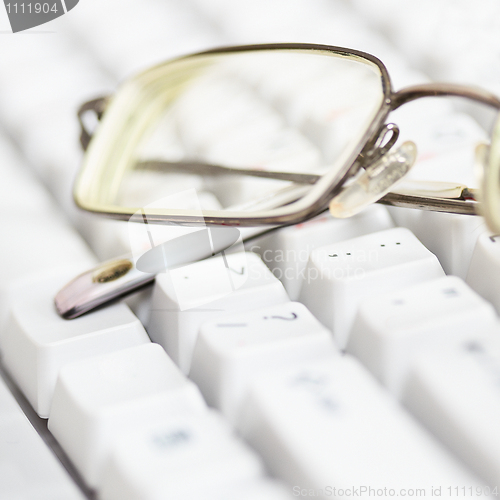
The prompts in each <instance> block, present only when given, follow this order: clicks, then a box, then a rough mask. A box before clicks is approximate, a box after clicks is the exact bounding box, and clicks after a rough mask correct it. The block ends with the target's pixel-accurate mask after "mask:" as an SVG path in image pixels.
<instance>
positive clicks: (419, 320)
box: [347, 276, 500, 397]
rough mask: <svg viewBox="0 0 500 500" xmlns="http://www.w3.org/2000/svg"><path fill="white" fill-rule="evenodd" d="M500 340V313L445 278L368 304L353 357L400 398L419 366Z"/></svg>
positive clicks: (350, 347) (357, 324)
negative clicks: (463, 346)
mask: <svg viewBox="0 0 500 500" xmlns="http://www.w3.org/2000/svg"><path fill="white" fill-rule="evenodd" d="M488 333H489V334H491V335H495V334H496V335H498V334H500V322H499V321H498V318H497V315H496V313H495V310H494V309H493V307H492V306H491V304H489V303H488V302H486V301H485V300H483V299H482V298H481V297H480V296H479V295H477V294H476V293H474V291H473V290H471V289H470V288H469V287H468V286H467V285H466V284H465V283H464V282H463V281H462V280H461V279H460V278H457V277H455V276H445V277H444V278H440V279H438V280H433V281H428V282H426V283H421V284H420V285H416V286H413V287H410V288H406V289H404V290H401V291H400V290H398V291H397V292H392V293H389V294H385V295H383V296H381V297H371V298H369V299H365V300H364V301H363V303H362V304H361V305H360V306H359V309H358V313H357V315H356V319H355V321H354V324H353V326H352V329H351V333H350V336H349V342H348V343H347V352H349V353H351V354H353V355H354V356H356V357H357V358H358V359H359V360H360V361H361V362H362V363H363V364H364V365H365V366H366V367H367V368H368V369H369V370H370V371H371V372H372V373H373V375H375V377H377V378H378V380H380V382H382V384H384V385H385V387H387V388H388V389H389V390H390V391H391V393H392V394H393V395H395V396H396V397H400V396H401V393H402V391H403V389H404V384H405V382H406V379H407V376H408V372H409V370H411V366H412V363H413V361H414V360H415V359H416V358H417V357H418V356H419V355H421V354H422V353H425V352H429V351H433V350H439V349H444V348H446V347H448V346H453V345H456V344H457V343H458V342H461V341H463V339H464V338H466V339H473V338H474V337H475V336H477V335H486V334H488Z"/></svg>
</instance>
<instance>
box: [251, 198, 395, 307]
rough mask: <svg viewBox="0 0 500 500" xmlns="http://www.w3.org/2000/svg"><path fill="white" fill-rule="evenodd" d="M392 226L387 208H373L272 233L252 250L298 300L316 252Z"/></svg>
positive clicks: (323, 218)
mask: <svg viewBox="0 0 500 500" xmlns="http://www.w3.org/2000/svg"><path fill="white" fill-rule="evenodd" d="M393 226H394V224H393V222H392V220H391V218H390V216H389V214H388V212H387V210H386V208H385V207H383V206H381V205H372V206H371V207H369V208H367V209H366V210H364V211H363V212H361V213H359V214H357V215H355V216H353V217H349V218H346V219H334V218H333V217H332V216H331V215H330V214H322V215H319V216H318V217H315V218H314V219H311V220H309V221H307V222H303V223H302V224H296V225H294V226H289V227H286V228H284V229H280V230H279V231H273V232H272V233H271V234H270V235H268V236H266V237H264V238H261V239H259V240H257V241H256V242H255V243H252V244H251V245H250V246H249V249H250V250H251V251H252V252H256V253H258V254H259V255H260V256H261V257H262V259H263V261H264V262H265V263H266V264H267V266H268V267H269V268H270V269H271V271H272V272H273V274H274V275H275V276H276V277H277V278H278V279H279V280H280V281H281V282H282V283H283V285H284V287H285V290H286V291H287V293H288V295H289V296H290V298H291V299H292V300H297V299H298V297H299V294H300V288H301V286H302V282H303V280H304V277H305V276H304V273H305V268H306V265H307V261H308V259H309V255H310V253H311V252H312V251H313V250H315V249H316V248H319V247H322V246H324V245H328V244H330V243H336V242H339V241H343V240H349V239H351V238H355V237H356V236H362V235H364V234H368V233H374V232H376V231H383V230H384V229H389V228H391V227H393Z"/></svg>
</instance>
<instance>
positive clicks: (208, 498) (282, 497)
mask: <svg viewBox="0 0 500 500" xmlns="http://www.w3.org/2000/svg"><path fill="white" fill-rule="evenodd" d="M183 498H185V497H182V496H179V497H173V498H172V500H182V499H183ZM190 498H196V499H199V500H234V499H235V498H237V499H238V500H292V498H294V497H293V496H291V493H290V488H289V487H287V486H285V485H283V484H281V483H279V482H278V481H274V480H271V479H267V478H266V479H260V480H257V481H252V482H245V483H237V484H232V485H230V486H227V487H225V488H221V489H217V491H214V492H213V494H211V495H207V494H206V492H204V491H203V492H200V493H199V496H195V497H190Z"/></svg>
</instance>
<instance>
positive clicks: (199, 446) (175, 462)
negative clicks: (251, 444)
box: [101, 413, 263, 500]
mask: <svg viewBox="0 0 500 500" xmlns="http://www.w3.org/2000/svg"><path fill="white" fill-rule="evenodd" d="M262 473H263V468H262V464H261V462H260V460H259V459H258V458H257V456H256V455H255V454H254V453H252V452H251V451H250V450H249V449H248V448H247V447H246V446H245V445H244V444H243V443H242V442H240V441H239V440H237V439H236V438H235V437H234V436H233V435H231V432H230V429H229V427H228V426H227V425H226V424H225V423H224V422H223V421H222V420H220V417H218V416H217V415H215V414H211V413H207V414H204V415H201V416H195V417H194V418H193V417H191V418H190V417H183V418H182V419H180V418H174V419H166V420H165V421H164V422H162V423H161V424H156V425H155V426H148V427H146V428H144V429H140V430H138V431H137V432H134V433H131V434H130V435H128V436H123V437H122V439H120V442H117V443H116V445H115V446H114V447H113V450H112V453H111V455H110V460H109V462H108V464H107V467H106V470H105V471H104V473H103V486H102V494H101V498H102V499H103V500H113V499H120V500H139V499H151V500H152V499H156V498H171V497H174V498H175V497H176V496H177V495H179V496H181V495H182V494H183V495H184V497H183V498H196V497H197V494H198V495H199V494H200V493H201V492H202V491H203V493H204V498H205V495H206V496H207V497H210V494H211V493H214V492H216V491H217V489H219V488H221V487H225V486H227V485H228V484H231V483H237V482H239V481H247V480H252V479H253V480H255V479H257V478H259V476H261V474H262Z"/></svg>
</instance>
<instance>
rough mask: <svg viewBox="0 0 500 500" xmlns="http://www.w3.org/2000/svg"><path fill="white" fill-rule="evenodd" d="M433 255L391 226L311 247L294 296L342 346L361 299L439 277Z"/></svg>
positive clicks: (403, 231) (400, 229)
mask: <svg viewBox="0 0 500 500" xmlns="http://www.w3.org/2000/svg"><path fill="white" fill-rule="evenodd" d="M443 274H444V273H443V270H442V268H441V266H440V265H439V262H438V260H437V258H436V257H435V255H433V254H432V253H431V252H429V250H427V249H426V248H425V247H424V246H423V245H422V244H421V243H420V242H419V241H418V240H417V238H415V236H414V235H413V234H412V233H411V232H410V231H408V229H405V228H394V229H388V230H386V231H380V232H378V233H372V234H368V235H365V236H360V237H358V238H354V239H352V240H347V241H342V242H340V243H334V244H332V245H328V246H324V247H321V248H318V249H317V250H314V251H313V252H312V253H311V256H310V258H309V263H308V265H307V268H306V272H305V281H304V284H303V286H302V291H301V295H300V301H301V302H303V303H304V304H305V305H306V306H307V307H308V308H309V310H310V311H311V312H312V313H313V314H314V315H315V316H316V317H317V318H318V319H319V320H320V321H321V322H322V323H323V324H324V325H325V326H326V327H327V328H329V329H331V331H332V332H333V337H334V339H335V341H336V343H337V345H338V346H339V347H340V348H341V349H343V348H345V345H346V343H347V340H348V334H349V330H350V328H351V325H352V322H353V321H354V317H355V314H356V311H357V308H358V305H359V304H360V303H361V301H362V300H363V299H364V298H367V297H371V296H373V295H375V294H377V295H378V294H381V293H384V292H390V291H392V290H397V289H399V288H401V287H408V286H411V285H414V284H417V283H421V282H423V281H426V280H431V279H434V278H439V277H441V276H443Z"/></svg>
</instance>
